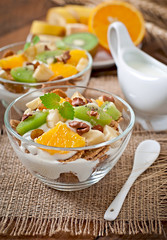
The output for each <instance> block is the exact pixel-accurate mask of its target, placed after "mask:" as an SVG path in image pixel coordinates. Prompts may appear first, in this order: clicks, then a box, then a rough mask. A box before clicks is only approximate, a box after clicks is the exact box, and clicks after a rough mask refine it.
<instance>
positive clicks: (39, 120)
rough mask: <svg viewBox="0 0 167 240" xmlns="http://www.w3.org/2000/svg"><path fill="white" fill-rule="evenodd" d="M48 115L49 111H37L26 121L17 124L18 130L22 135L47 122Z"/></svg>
mask: <svg viewBox="0 0 167 240" xmlns="http://www.w3.org/2000/svg"><path fill="white" fill-rule="evenodd" d="M47 115H48V112H36V113H35V114H34V115H32V116H29V117H28V118H27V119H25V120H24V121H21V122H20V123H19V124H18V125H17V127H16V131H17V132H18V133H19V134H20V135H21V136H22V135H24V134H25V133H26V132H28V131H30V130H32V129H36V128H39V127H40V126H41V125H43V124H44V123H45V122H46V117H47Z"/></svg>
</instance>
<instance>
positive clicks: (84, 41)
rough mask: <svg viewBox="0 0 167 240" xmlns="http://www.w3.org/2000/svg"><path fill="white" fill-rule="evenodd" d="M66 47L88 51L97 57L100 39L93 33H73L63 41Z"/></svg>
mask: <svg viewBox="0 0 167 240" xmlns="http://www.w3.org/2000/svg"><path fill="white" fill-rule="evenodd" d="M62 41H63V42H64V43H65V44H66V45H69V46H75V47H80V48H83V49H84V50H87V51H88V52H90V53H91V54H92V55H95V53H96V50H97V47H98V38H97V37H96V36H95V35H94V34H91V33H88V32H82V33H73V34H71V35H69V36H67V37H64V38H63V40H62Z"/></svg>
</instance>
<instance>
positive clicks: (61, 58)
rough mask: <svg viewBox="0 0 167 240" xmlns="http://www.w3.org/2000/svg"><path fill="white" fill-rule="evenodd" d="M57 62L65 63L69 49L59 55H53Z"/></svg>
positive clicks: (68, 56) (68, 55)
mask: <svg viewBox="0 0 167 240" xmlns="http://www.w3.org/2000/svg"><path fill="white" fill-rule="evenodd" d="M55 58H56V60H57V61H58V62H63V63H67V60H68V59H70V58H71V55H70V51H66V52H64V53H63V54H62V55H60V56H56V57H55Z"/></svg>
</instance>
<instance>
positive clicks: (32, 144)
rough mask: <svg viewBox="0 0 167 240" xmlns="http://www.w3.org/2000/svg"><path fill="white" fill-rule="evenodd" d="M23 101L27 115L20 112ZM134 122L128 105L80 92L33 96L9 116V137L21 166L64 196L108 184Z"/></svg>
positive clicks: (12, 106)
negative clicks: (109, 173) (105, 178)
mask: <svg viewBox="0 0 167 240" xmlns="http://www.w3.org/2000/svg"><path fill="white" fill-rule="evenodd" d="M35 92H36V94H38V96H37V97H36V98H35V99H34V93H35ZM81 93H82V94H81ZM23 101H24V102H27V104H26V106H25V111H24V112H22V111H20V109H18V108H17V105H19V102H23ZM134 121H135V117H134V113H133V110H132V109H131V107H130V106H129V105H128V104H127V103H126V102H125V101H124V100H123V99H121V98H119V97H117V96H115V95H113V94H111V93H109V92H106V91H102V90H97V89H93V88H86V87H79V86H77V87H73V86H68V89H67V88H66V86H57V88H56V89H55V87H54V86H52V87H47V88H44V89H41V90H36V91H34V92H32V93H27V94H25V95H24V96H21V97H20V98H18V99H16V100H15V101H14V102H12V103H11V104H10V105H9V106H8V108H7V110H6V112H5V125H6V129H7V133H8V136H9V139H10V142H11V145H12V147H13V149H14V151H15V152H16V154H17V156H18V158H19V159H20V161H21V162H22V163H23V165H24V166H25V167H26V168H27V169H28V170H29V171H30V172H31V174H32V175H34V176H35V177H37V178H38V179H39V180H41V181H42V182H43V183H45V184H47V185H48V186H50V187H53V188H55V189H58V190H63V191H73V190H80V189H83V188H86V187H89V186H91V185H92V184H94V183H96V182H98V181H99V180H100V179H102V178H103V177H104V176H105V175H106V174H107V173H108V172H109V171H110V170H111V169H112V168H113V166H114V165H115V164H116V162H117V161H118V159H119V158H120V157H121V155H122V154H123V152H124V150H125V148H126V146H127V144H128V142H129V139H130V136H131V133H132V128H133V125H134Z"/></svg>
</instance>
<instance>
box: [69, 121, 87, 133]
mask: <svg viewBox="0 0 167 240" xmlns="http://www.w3.org/2000/svg"><path fill="white" fill-rule="evenodd" d="M69 126H70V127H72V128H76V132H77V133H78V134H79V135H82V134H84V133H87V132H89V130H90V126H89V125H88V124H86V123H84V122H79V121H72V122H70V123H69Z"/></svg>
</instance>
